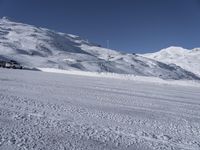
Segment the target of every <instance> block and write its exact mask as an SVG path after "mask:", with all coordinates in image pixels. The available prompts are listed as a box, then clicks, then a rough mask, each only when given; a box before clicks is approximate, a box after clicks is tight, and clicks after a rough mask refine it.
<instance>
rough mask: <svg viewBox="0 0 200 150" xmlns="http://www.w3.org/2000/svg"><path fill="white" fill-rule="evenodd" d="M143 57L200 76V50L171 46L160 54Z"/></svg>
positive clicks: (159, 52)
mask: <svg viewBox="0 0 200 150" xmlns="http://www.w3.org/2000/svg"><path fill="white" fill-rule="evenodd" d="M142 56H145V57H147V58H151V59H154V60H157V61H160V62H163V63H167V64H172V63H173V64H176V65H178V66H180V67H182V68H183V69H186V70H188V71H190V72H193V73H195V74H197V75H199V76H200V65H199V64H200V48H194V49H192V50H189V49H184V48H182V47H174V46H171V47H168V48H166V49H162V50H160V51H158V52H155V53H149V54H144V55H142Z"/></svg>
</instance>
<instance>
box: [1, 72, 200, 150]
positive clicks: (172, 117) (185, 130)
mask: <svg viewBox="0 0 200 150" xmlns="http://www.w3.org/2000/svg"><path fill="white" fill-rule="evenodd" d="M88 74H89V73H88ZM104 76H106V75H104ZM165 82H168V81H165ZM169 82H170V81H169ZM176 82H178V81H176ZM199 110H200V87H199V86H196V85H195V86H193V84H190V83H188V85H187V84H185V85H180V84H176V85H175V84H174V85H173V84H165V83H162V82H156V81H154V82H144V81H141V80H137V78H136V79H135V80H129V79H123V78H122V79H120V78H110V77H108V78H107V77H100V76H99V77H95V76H92V75H91V76H86V75H85V76H84V75H80V73H79V74H76V75H74V74H72V75H70V74H55V73H45V72H39V71H25V70H9V69H0V150H79V149H82V150H88V149H89V150H102V149H104V150H106V149H107V150H112V149H113V150H117V149H119V150H126V149H129V150H153V149H156V150H199V149H200V111H199Z"/></svg>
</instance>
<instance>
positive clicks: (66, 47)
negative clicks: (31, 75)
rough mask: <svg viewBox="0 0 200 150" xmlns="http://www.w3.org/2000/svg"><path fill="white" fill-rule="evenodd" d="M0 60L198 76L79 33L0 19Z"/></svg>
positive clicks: (40, 65) (165, 76)
mask: <svg viewBox="0 0 200 150" xmlns="http://www.w3.org/2000/svg"><path fill="white" fill-rule="evenodd" d="M0 59H9V60H15V61H17V62H19V63H20V64H21V65H23V66H25V67H29V68H56V69H64V70H81V71H91V72H113V73H120V74H134V75H139V76H154V77H160V78H163V79H199V78H198V77H197V76H196V75H194V74H193V73H191V72H189V71H186V70H184V69H182V68H180V67H178V66H176V65H167V64H164V63H161V62H158V61H155V60H152V59H148V58H145V57H142V56H139V55H135V54H126V53H121V52H117V51H114V50H110V49H106V48H102V47H100V46H98V45H96V44H93V43H89V42H87V41H86V40H84V39H82V38H80V37H79V36H75V35H71V34H65V33H59V32H55V31H52V30H49V29H45V28H40V27H35V26H32V25H27V24H23V23H17V22H13V21H10V20H8V19H7V18H5V17H4V18H2V19H1V20H0Z"/></svg>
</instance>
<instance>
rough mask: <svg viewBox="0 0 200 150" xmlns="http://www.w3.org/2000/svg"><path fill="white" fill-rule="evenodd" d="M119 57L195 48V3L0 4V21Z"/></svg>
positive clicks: (32, 0) (92, 0)
mask: <svg viewBox="0 0 200 150" xmlns="http://www.w3.org/2000/svg"><path fill="white" fill-rule="evenodd" d="M3 16H7V17H9V18H12V19H13V20H15V21H19V22H23V23H27V24H32V25H36V26H38V27H45V28H49V29H53V30H55V31H59V32H65V33H70V34H75V35H79V36H81V37H82V38H84V39H88V40H89V41H91V42H95V43H98V44H101V45H102V46H103V47H107V40H109V47H110V48H111V49H116V50H120V51H125V52H136V53H148V52H154V51H158V50H160V49H162V48H166V47H169V46H181V47H184V48H188V49H192V48H195V47H200V0H0V17H3Z"/></svg>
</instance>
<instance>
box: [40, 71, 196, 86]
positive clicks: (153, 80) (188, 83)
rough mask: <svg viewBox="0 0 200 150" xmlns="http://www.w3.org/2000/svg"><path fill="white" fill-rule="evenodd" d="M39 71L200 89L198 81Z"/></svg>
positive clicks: (102, 73) (96, 73) (115, 74)
mask: <svg viewBox="0 0 200 150" xmlns="http://www.w3.org/2000/svg"><path fill="white" fill-rule="evenodd" d="M38 69H39V70H40V71H43V72H49V73H59V74H69V75H79V76H88V77H98V78H111V79H120V80H134V81H141V82H151V83H157V84H168V85H180V86H195V87H200V81H196V80H193V81H191V80H163V79H161V78H157V77H145V76H135V75H132V74H117V73H108V72H88V71H79V70H61V69H55V68H38Z"/></svg>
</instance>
